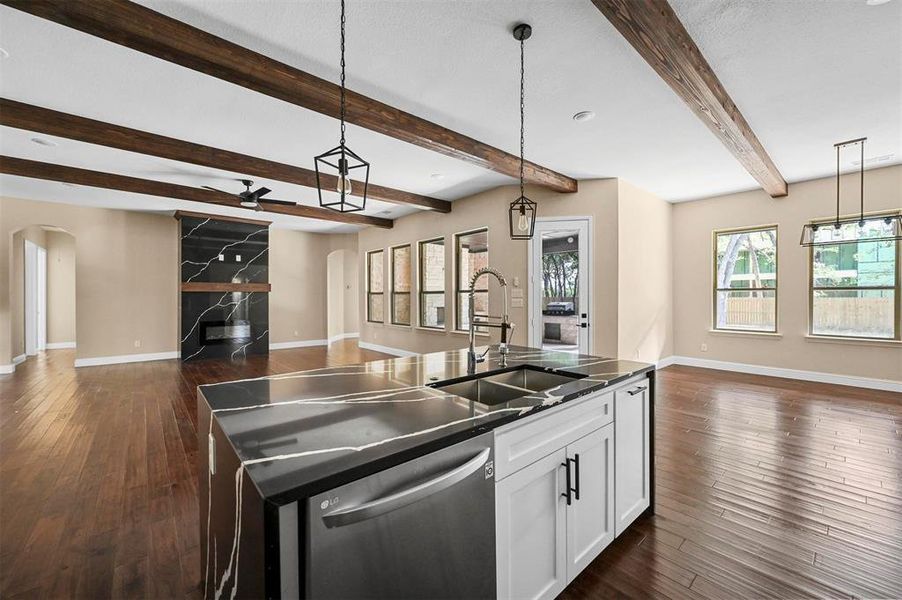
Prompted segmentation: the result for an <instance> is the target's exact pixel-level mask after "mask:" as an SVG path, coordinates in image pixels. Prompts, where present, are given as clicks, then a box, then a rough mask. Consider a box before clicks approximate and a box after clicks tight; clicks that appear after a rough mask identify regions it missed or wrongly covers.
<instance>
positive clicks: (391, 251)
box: [382, 243, 413, 327]
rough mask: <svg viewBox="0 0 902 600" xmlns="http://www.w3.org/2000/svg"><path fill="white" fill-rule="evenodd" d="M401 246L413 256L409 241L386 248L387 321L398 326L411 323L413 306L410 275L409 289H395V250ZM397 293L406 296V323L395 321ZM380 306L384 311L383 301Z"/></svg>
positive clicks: (406, 325) (405, 325)
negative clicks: (388, 268) (388, 270)
mask: <svg viewBox="0 0 902 600" xmlns="http://www.w3.org/2000/svg"><path fill="white" fill-rule="evenodd" d="M403 248H407V252H408V255H409V256H410V258H413V245H412V244H410V243H407V244H398V245H397V246H391V247H390V248H389V249H388V251H389V263H390V265H391V286H390V288H389V289H390V290H391V291H390V292H389V293H390V294H391V306H390V307H389V315H388V322H389V323H391V324H392V325H397V326H398V327H410V325H411V319H410V309H412V308H413V306H412V305H411V302H412V301H413V278H412V277H410V278H409V279H410V280H409V281H408V287H409V288H410V289H408V290H407V291H406V292H398V291H396V290H395V250H401V249H403ZM412 262H413V261H410V263H409V265H410V266H411V267H412V266H413V265H412ZM409 275H410V273H409V272H408V276H409ZM384 287H385V286H383V289H384ZM398 295H406V296H407V306H408V317H407V323H399V322H397V321H395V297H396V296H398ZM382 306H383V312H384V310H385V303H384V301H383V305H382ZM384 316H385V315H384V314H383V318H384Z"/></svg>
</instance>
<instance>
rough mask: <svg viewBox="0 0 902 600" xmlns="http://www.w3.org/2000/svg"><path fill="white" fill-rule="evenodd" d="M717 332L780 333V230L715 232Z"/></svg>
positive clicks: (715, 310) (769, 228)
mask: <svg viewBox="0 0 902 600" xmlns="http://www.w3.org/2000/svg"><path fill="white" fill-rule="evenodd" d="M714 329H722V330H728V331H765V332H776V331H777V227H776V226H768V227H756V228H750V229H734V230H730V231H715V232H714Z"/></svg>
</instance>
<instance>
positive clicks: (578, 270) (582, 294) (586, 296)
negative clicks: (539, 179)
mask: <svg viewBox="0 0 902 600" xmlns="http://www.w3.org/2000/svg"><path fill="white" fill-rule="evenodd" d="M590 225H591V223H590V219H589V218H588V217H576V218H566V219H563V218H547V217H546V218H539V219H537V220H536V229H535V234H534V236H533V239H532V240H531V241H530V248H529V254H530V256H529V264H530V277H529V298H530V303H529V310H530V318H529V339H530V345H531V346H532V347H534V348H542V349H543V350H554V351H558V352H568V353H573V354H589V353H591V348H590V345H591V336H590V335H589V331H590V330H589V325H590V322H591V319H590V308H591V303H590V292H591V254H590V250H589V248H590V244H591V239H590Z"/></svg>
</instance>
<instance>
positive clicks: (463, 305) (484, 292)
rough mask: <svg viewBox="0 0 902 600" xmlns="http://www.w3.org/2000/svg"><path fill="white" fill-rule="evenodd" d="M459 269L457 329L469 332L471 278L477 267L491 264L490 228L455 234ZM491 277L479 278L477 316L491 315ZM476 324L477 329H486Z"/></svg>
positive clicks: (455, 284) (457, 277)
mask: <svg viewBox="0 0 902 600" xmlns="http://www.w3.org/2000/svg"><path fill="white" fill-rule="evenodd" d="M454 242H455V249H456V260H455V263H454V264H455V268H456V270H457V272H456V274H455V278H454V289H455V290H456V294H455V295H456V296H457V321H456V322H457V329H458V330H460V331H466V330H467V329H468V328H469V327H470V315H469V314H468V313H469V309H470V307H469V300H468V298H467V296H468V294H469V292H470V277H471V276H472V275H473V273H475V272H476V271H477V270H479V269H481V268H482V267H487V266H488V265H489V232H488V230H487V229H480V230H478V231H470V232H467V233H460V234H458V235H456V236H454ZM488 286H489V280H488V278H487V277H480V278H479V281H477V282H476V289H475V301H476V303H475V312H476V315H477V316H487V315H488V314H489V288H488ZM485 330H486V329H485V327H477V331H483V332H484V331H485Z"/></svg>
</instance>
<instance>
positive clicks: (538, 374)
mask: <svg viewBox="0 0 902 600" xmlns="http://www.w3.org/2000/svg"><path fill="white" fill-rule="evenodd" d="M580 378H581V376H579V375H562V374H560V373H549V372H548V371H536V370H534V369H525V368H520V369H517V370H515V371H507V372H505V373H498V374H497V375H489V376H487V377H486V378H485V379H487V380H489V381H494V382H496V383H503V384H506V385H513V386H516V387H519V388H525V389H527V390H530V391H533V392H541V391H544V390H550V389H551V388H555V387H557V386H559V385H562V384H564V383H569V382H571V381H573V380H574V379H580Z"/></svg>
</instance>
